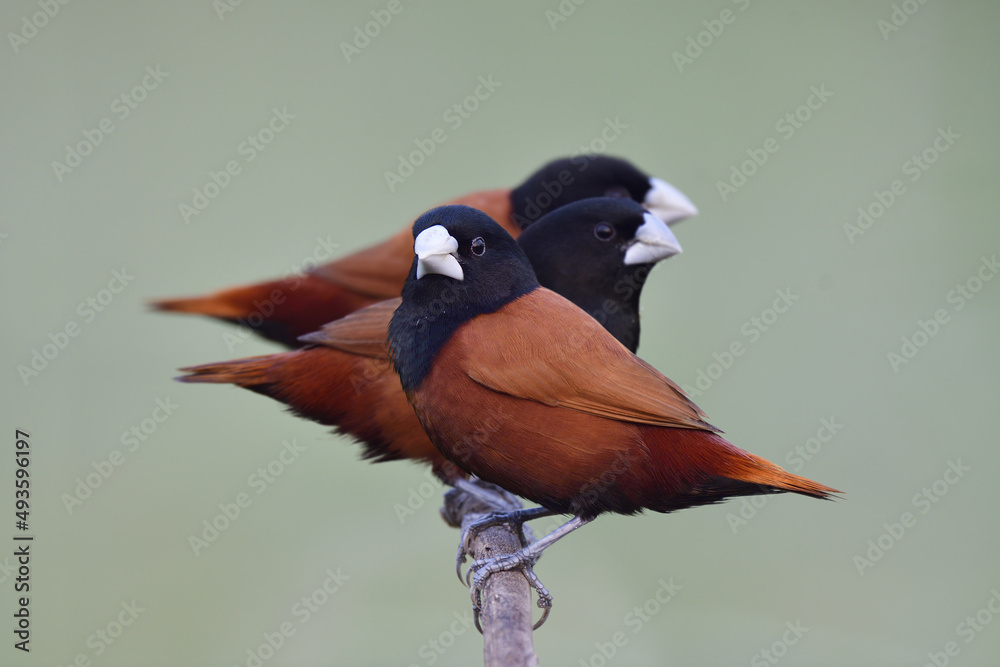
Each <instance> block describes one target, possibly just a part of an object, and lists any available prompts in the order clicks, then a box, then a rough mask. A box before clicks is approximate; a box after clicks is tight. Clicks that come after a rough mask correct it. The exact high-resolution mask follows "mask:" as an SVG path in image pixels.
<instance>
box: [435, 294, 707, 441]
mask: <svg viewBox="0 0 1000 667" xmlns="http://www.w3.org/2000/svg"><path fill="white" fill-rule="evenodd" d="M453 338H454V339H453V340H452V341H450V342H449V347H452V346H454V351H452V352H451V353H450V354H449V356H451V354H456V353H457V355H458V357H459V358H458V363H459V364H460V365H461V367H462V370H463V371H464V372H465V374H466V375H467V376H468V377H469V378H471V379H472V380H473V381H475V382H477V383H479V384H480V385H483V386H484V387H487V388H489V389H491V390H493V391H496V392H499V393H502V394H507V395H510V396H515V397H518V398H523V399H528V400H533V401H537V402H539V403H543V404H546V405H550V406H557V407H564V408H570V409H573V410H578V411H581V412H585V413H589V414H593V415H597V416H601V417H606V418H609V419H615V420H619V421H624V422H633V423H639V424H651V425H657V426H671V427H675V428H688V429H698V430H707V431H716V430H717V429H715V428H714V427H713V426H711V425H710V424H708V423H707V422H706V421H705V420H704V417H705V415H704V413H703V412H702V411H701V410H700V409H699V408H698V406H697V405H695V404H694V402H692V401H691V399H690V398H688V396H687V395H686V394H685V393H684V391H683V390H682V389H681V388H680V387H678V386H677V385H676V384H675V383H674V382H672V381H671V380H670V379H669V378H667V377H666V376H665V375H663V374H662V373H660V372H659V371H657V370H656V369H655V368H653V367H652V366H651V365H649V364H648V363H646V362H645V361H643V360H642V359H639V358H638V357H636V356H635V355H633V354H632V353H631V352H629V350H628V349H626V348H625V347H624V346H623V345H622V344H621V343H619V342H618V341H617V340H615V338H614V337H613V336H611V335H610V334H608V333H607V332H606V331H605V330H604V328H603V327H601V325H600V324H599V323H598V322H597V321H596V320H595V319H593V318H592V317H591V316H590V315H587V314H586V313H585V312H584V311H582V310H580V309H579V308H578V307H577V306H575V305H574V304H573V303H572V302H570V301H568V300H566V299H564V298H563V297H561V296H559V295H558V294H556V293H555V292H552V291H550V290H547V289H545V288H539V289H536V290H534V291H533V292H531V293H529V294H527V295H525V296H523V297H521V298H519V299H516V300H514V301H512V302H511V303H509V304H507V305H506V306H504V307H503V308H501V309H500V310H498V311H496V312H495V313H491V314H489V315H483V316H480V317H477V318H475V319H473V320H471V321H470V322H468V323H467V324H465V325H464V326H462V327H461V328H460V329H459V330H458V331H457V332H456V334H455V336H454V337H453Z"/></svg>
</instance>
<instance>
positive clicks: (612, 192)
mask: <svg viewBox="0 0 1000 667" xmlns="http://www.w3.org/2000/svg"><path fill="white" fill-rule="evenodd" d="M604 196H605V197H624V198H626V199H629V198H631V197H632V195H631V194H629V191H628V188H626V187H624V186H621V185H616V186H614V187H612V188H608V189H607V190H605V191H604Z"/></svg>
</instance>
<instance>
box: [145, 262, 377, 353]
mask: <svg viewBox="0 0 1000 667" xmlns="http://www.w3.org/2000/svg"><path fill="white" fill-rule="evenodd" d="M376 301H378V299H376V298H374V297H369V296H364V295H362V294H357V293H355V292H351V291H349V290H346V289H344V288H342V287H340V286H339V285H335V284H333V283H331V282H328V281H326V280H323V279H322V278H319V277H317V276H313V275H308V274H307V275H304V276H294V277H291V278H285V279H282V280H273V281H270V282H265V283H257V284H255V285H245V286H241V287H233V288H231V289H226V290H221V291H219V292H215V293H214V294H209V295H208V296H202V297H192V298H187V299H162V300H158V301H154V302H153V303H151V304H150V305H151V306H152V307H153V308H156V309H157V310H163V311H169V312H174V313H188V314H193V315H205V316H207V317H214V318H217V319H220V320H224V321H226V322H232V323H239V324H242V325H244V326H247V327H250V328H251V329H254V330H255V331H256V332H257V333H258V334H260V335H261V336H264V337H265V338H269V339H271V340H273V341H276V342H278V343H281V344H283V345H286V346H288V347H292V348H296V347H301V346H302V345H303V343H301V342H299V341H298V337H299V336H303V335H305V334H307V333H312V332H313V331H316V330H317V329H319V328H320V327H322V326H323V325H324V324H326V323H327V322H331V321H333V320H336V319H339V318H341V317H344V316H345V315H347V314H349V313H352V312H354V311H355V310H358V309H359V308H364V307H365V306H367V305H370V304H372V303H374V302H376Z"/></svg>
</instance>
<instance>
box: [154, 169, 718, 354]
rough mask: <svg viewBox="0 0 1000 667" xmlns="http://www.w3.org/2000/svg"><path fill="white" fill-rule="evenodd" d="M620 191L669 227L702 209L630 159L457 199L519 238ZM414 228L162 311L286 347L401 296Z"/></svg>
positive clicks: (172, 303)
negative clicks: (572, 207)
mask: <svg viewBox="0 0 1000 667" xmlns="http://www.w3.org/2000/svg"><path fill="white" fill-rule="evenodd" d="M598 196H615V197H623V198H627V199H631V200H633V201H636V202H639V203H641V204H642V205H643V206H645V207H646V208H647V209H648V210H649V211H650V212H652V213H653V214H654V215H656V216H657V217H659V218H660V219H661V220H663V221H664V222H665V223H667V224H672V223H674V222H677V221H680V220H683V219H686V218H689V217H691V216H693V215H696V214H697V213H698V209H697V208H696V207H695V206H694V204H692V203H691V200H690V199H688V197H687V196H685V195H684V193H682V192H681V191H680V190H678V189H677V188H675V187H674V186H673V185H671V184H669V183H667V182H666V181H663V180H661V179H659V178H653V177H650V176H649V175H647V174H646V173H644V172H642V171H640V170H639V169H638V168H637V167H636V166H634V165H633V164H632V163H630V162H628V161H627V160H624V159H621V158H616V157H611V156H606V155H576V156H573V157H567V158H560V159H556V160H553V161H551V162H549V163H547V164H545V165H543V166H542V167H540V168H539V169H538V170H536V171H535V172H534V173H532V174H531V175H530V176H528V178H527V179H525V180H524V182H523V183H521V185H519V186H517V187H515V188H513V189H495V190H484V191H480V192H475V193H472V194H468V195H465V196H463V197H459V198H457V199H455V200H453V201H452V203H454V204H462V205H467V206H472V207H475V208H477V209H479V210H482V211H484V212H485V213H486V214H488V215H490V216H492V217H493V219H494V220H496V221H497V222H499V223H500V224H501V225H503V226H504V228H505V229H506V230H507V231H508V232H510V233H511V234H512V235H514V236H517V235H518V234H519V233H520V232H521V231H522V230H523V229H525V228H527V227H530V226H531V224H532V223H534V222H535V221H536V220H538V219H539V218H540V217H541V216H542V215H543V214H545V213H547V212H551V211H554V210H556V209H558V208H559V207H561V206H564V205H566V204H568V203H570V202H573V201H577V200H580V199H585V198H589V197H598ZM411 228H412V224H411V225H407V227H406V228H405V229H403V230H401V231H400V232H398V233H397V234H395V235H393V236H391V237H390V238H388V239H386V240H384V241H382V242H380V243H377V244H375V245H372V246H369V247H367V248H364V249H363V250H359V251H357V252H355V253H353V254H350V255H347V256H346V257H342V258H340V259H338V260H335V261H332V262H329V263H327V264H323V265H321V266H318V267H316V268H314V269H312V270H310V271H308V272H306V273H304V274H301V275H291V276H288V277H285V278H280V279H276V280H269V281H265V282H261V283H255V284H251V285H241V286H238V287H232V288H228V289H223V290H221V291H218V292H215V293H212V294H209V295H207V296H196V297H187V298H173V299H160V300H155V301H153V302H151V303H150V306H151V307H152V308H153V309H155V310H158V311H166V312H175V313H188V314H195V315H205V316H209V317H213V318H216V319H220V320H223V321H226V322H230V323H238V324H243V325H245V326H247V327H249V328H251V329H253V330H254V331H255V332H256V333H257V334H259V335H261V336H263V337H265V338H267V339H270V340H272V341H274V342H277V343H281V344H283V345H285V346H286V347H290V348H296V347H301V346H302V345H303V342H302V341H300V340H299V338H300V337H301V336H303V335H306V334H309V333H312V332H314V331H316V330H318V329H319V328H320V327H322V326H323V325H324V324H326V323H328V322H331V321H333V320H336V319H339V318H341V317H344V316H346V315H348V314H349V313H352V312H354V311H355V310H358V309H360V308H363V307H365V306H369V305H372V304H374V303H377V302H378V301H382V300H384V299H390V298H394V297H398V296H399V295H400V292H401V291H402V288H403V283H404V281H405V280H406V275H407V272H408V271H409V268H410V261H411V258H412V255H413V238H412V235H411Z"/></svg>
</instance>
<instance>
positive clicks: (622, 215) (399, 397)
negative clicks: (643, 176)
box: [179, 197, 681, 484]
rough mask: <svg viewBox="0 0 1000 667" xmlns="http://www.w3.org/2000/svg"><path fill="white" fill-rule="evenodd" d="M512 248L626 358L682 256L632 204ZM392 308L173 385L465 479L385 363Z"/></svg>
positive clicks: (570, 216)
mask: <svg viewBox="0 0 1000 667" xmlns="http://www.w3.org/2000/svg"><path fill="white" fill-rule="evenodd" d="M469 210H472V209H469ZM508 238H510V237H509V236H508ZM512 243H513V241H512ZM517 244H518V245H520V247H522V248H523V249H524V252H525V253H526V254H527V256H528V257H530V258H531V262H532V264H534V266H535V267H536V268H537V270H538V276H539V279H540V280H541V281H542V283H543V284H545V285H546V286H547V287H549V288H550V289H552V290H555V291H556V292H558V293H560V294H564V295H566V296H567V297H568V298H570V299H572V300H573V301H575V302H576V303H577V304H579V305H580V306H581V307H582V308H585V309H587V310H588V311H590V312H591V313H592V314H593V316H594V317H595V318H597V320H599V321H600V322H601V323H603V324H604V326H606V327H607V328H608V330H609V331H611V332H612V335H614V336H616V337H617V338H618V339H619V340H621V342H622V343H623V344H624V345H626V346H627V347H628V348H629V349H632V350H635V349H636V346H637V345H638V341H639V318H638V311H639V296H640V293H641V290H642V286H643V284H644V282H645V280H646V277H647V276H648V275H649V272H650V269H651V268H652V267H653V265H654V264H655V263H656V262H658V261H660V260H662V259H665V258H667V257H670V256H672V255H674V254H677V253H678V252H680V251H681V248H680V244H679V243H678V242H677V239H676V237H675V236H674V235H673V233H672V232H671V231H670V230H669V229H668V228H667V227H666V225H664V224H663V222H662V221H660V220H659V219H658V218H657V217H656V216H654V215H652V214H651V213H649V212H647V211H645V210H644V209H643V208H642V206H640V205H639V204H637V203H635V202H633V201H631V200H629V199H624V198H611V197H600V198H594V199H585V200H582V201H578V202H574V203H571V204H568V205H566V206H564V207H562V208H560V209H558V210H556V211H554V212H552V213H549V214H548V215H546V216H544V217H543V218H541V219H540V220H538V221H537V222H536V223H535V224H533V225H532V226H531V227H529V228H528V229H527V230H526V231H525V232H524V233H523V234H522V235H521V236H520V238H519V239H518V241H517ZM454 285H455V286H456V287H457V289H456V291H455V293H454V294H453V293H452V292H450V291H445V292H441V293H440V294H438V295H436V299H437V301H436V303H435V305H433V306H432V307H433V308H435V309H440V310H442V311H448V310H449V309H450V308H451V307H452V304H454V303H460V302H461V301H462V299H461V296H460V292H461V290H462V285H461V283H455V284H454ZM398 305H399V299H391V300H388V301H383V302H379V303H377V304H374V305H372V306H369V307H367V308H363V309H361V310H358V311H356V312H354V313H352V314H351V315H348V316H347V317H345V318H342V319H339V320H336V321H334V322H332V323H330V324H329V325H327V326H326V327H324V328H323V329H322V330H321V331H319V332H316V333H313V334H310V335H308V336H305V337H304V341H305V342H307V343H308V346H307V347H305V348H302V349H300V350H294V351H291V352H285V353H281V354H272V355H267V356H260V357H251V358H247V359H239V360H236V361H229V362H222V363H215V364H205V365H202V366H194V367H190V368H185V369H182V370H184V371H187V372H188V373H189V375H186V376H183V377H181V378H179V379H180V380H182V381H184V382H209V383H227V384H235V385H239V386H241V387H244V388H246V389H250V390H251V391H254V392H257V393H260V394H264V395H265V396H270V397H271V398H274V399H276V400H278V401H281V402H282V403H285V404H286V405H288V406H289V408H290V409H291V410H292V412H294V413H295V414H298V415H300V416H302V417H305V418H307V419H311V420H313V421H317V422H319V423H321V424H325V425H327V426H333V427H335V428H336V430H337V431H338V432H341V433H345V434H349V435H351V436H353V437H354V438H355V439H357V440H359V441H360V442H361V443H362V444H363V445H364V448H365V449H364V457H365V458H369V459H373V460H375V461H387V460H394V459H409V460H416V461H421V462H426V463H429V464H430V465H431V466H432V468H433V469H434V472H435V473H436V474H437V475H438V477H440V478H441V479H442V480H443V481H445V482H447V483H450V484H454V483H456V481H458V480H459V479H460V478H462V477H464V476H465V473H464V471H462V470H461V469H460V468H456V467H455V466H454V465H453V464H451V463H449V462H448V460H447V459H445V458H444V457H443V456H442V455H441V453H440V452H438V450H437V449H436V448H435V447H434V445H433V444H432V443H431V441H430V440H428V439H427V436H426V434H425V433H424V431H423V429H422V428H421V426H420V423H419V422H418V421H417V418H416V415H414V412H413V408H411V407H410V405H409V403H408V402H407V400H406V396H405V395H404V394H403V391H402V388H401V387H400V383H399V377H398V376H397V375H396V373H395V372H394V371H393V369H392V367H391V365H390V364H389V361H388V353H387V350H386V337H387V334H388V329H389V320H390V319H391V317H392V313H393V311H394V310H395V309H396V307H397V306H398ZM598 326H600V325H598ZM481 426H482V425H481ZM475 435H476V434H475V432H474V431H473V432H470V434H469V437H470V438H474V437H475Z"/></svg>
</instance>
